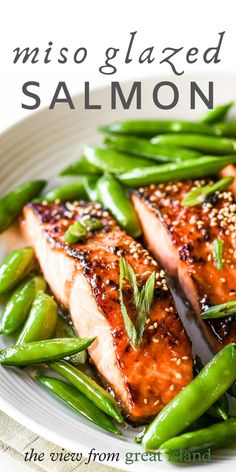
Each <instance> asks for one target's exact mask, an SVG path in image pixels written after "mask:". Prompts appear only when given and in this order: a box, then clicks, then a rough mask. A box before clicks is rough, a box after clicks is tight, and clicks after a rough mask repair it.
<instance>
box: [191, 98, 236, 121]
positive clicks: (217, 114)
mask: <svg viewBox="0 0 236 472" xmlns="http://www.w3.org/2000/svg"><path fill="white" fill-rule="evenodd" d="M233 105H234V102H229V103H225V104H224V105H218V106H217V107H215V108H214V109H213V110H210V111H208V112H207V114H206V115H204V116H203V117H202V118H201V119H200V120H199V121H200V123H207V124H215V123H218V122H219V121H223V120H224V119H225V117H226V115H227V113H228V112H229V110H230V108H232V106H233Z"/></svg>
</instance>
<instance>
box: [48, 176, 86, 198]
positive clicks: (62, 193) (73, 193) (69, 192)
mask: <svg viewBox="0 0 236 472" xmlns="http://www.w3.org/2000/svg"><path fill="white" fill-rule="evenodd" d="M86 197H87V195H86V192H85V190H84V186H83V183H82V181H81V180H77V181H76V182H70V183H69V184H66V185H63V186H62V187H57V188H54V189H52V190H50V192H48V193H46V195H44V196H43V198H42V199H43V200H45V201H47V202H55V201H56V200H60V202H69V201H74V200H83V199H86Z"/></svg>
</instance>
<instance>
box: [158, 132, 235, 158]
mask: <svg viewBox="0 0 236 472" xmlns="http://www.w3.org/2000/svg"><path fill="white" fill-rule="evenodd" d="M151 142H152V143H153V144H160V145H162V146H182V147H186V148H190V149H196V150H197V151H201V152H202V153H205V154H215V155H226V154H233V153H234V152H236V141H235V140H233V139H230V138H222V137H219V136H202V135H200V134H178V135H175V134H163V135H159V136H155V137H154V138H152V140H151Z"/></svg>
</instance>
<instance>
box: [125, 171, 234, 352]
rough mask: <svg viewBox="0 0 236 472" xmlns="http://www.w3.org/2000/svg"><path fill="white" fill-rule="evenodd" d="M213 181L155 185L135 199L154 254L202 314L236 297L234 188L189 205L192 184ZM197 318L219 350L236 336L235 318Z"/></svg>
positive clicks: (143, 190)
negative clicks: (218, 256) (217, 255)
mask: <svg viewBox="0 0 236 472" xmlns="http://www.w3.org/2000/svg"><path fill="white" fill-rule="evenodd" d="M208 183H212V181H210V180H205V181H204V180H201V181H186V182H178V183H173V184H172V183H170V184H165V185H164V184H160V185H150V186H149V187H146V188H141V189H139V190H137V191H136V192H135V193H134V194H133V195H132V200H133V203H134V206H135V209H136V212H137V215H138V217H139V220H140V223H141V225H142V227H143V231H144V237H145V239H146V241H147V245H148V247H149V249H150V251H151V253H152V254H153V255H154V256H155V257H156V258H157V260H158V261H159V262H160V263H161V265H162V267H163V268H164V269H165V270H166V272H167V273H168V275H170V276H171V277H174V278H175V279H177V280H178V281H179V283H180V286H181V287H182V290H183V292H184V294H185V296H186V298H187V300H188V301H189V302H190V304H191V305H192V307H193V309H194V310H195V312H196V313H197V314H199V313H201V312H202V311H203V310H204V309H205V308H207V307H209V306H212V305H218V304H221V303H225V302H228V301H233V300H236V224H235V223H236V204H235V201H234V197H233V195H232V193H231V192H230V191H224V192H223V193H219V192H218V193H217V194H216V193H215V194H214V195H212V197H211V198H210V199H209V200H208V201H207V202H205V203H203V204H200V205H197V206H193V207H185V206H183V205H182V200H183V198H184V197H185V196H186V194H187V193H188V192H189V191H190V190H191V189H192V188H193V187H199V186H203V185H206V184H208ZM219 238H220V239H222V240H223V268H222V270H219V269H217V267H216V265H215V260H214V256H213V249H212V242H213V241H214V240H215V239H219ZM198 322H199V324H200V326H201V328H202V330H203V332H204V334H205V336H206V338H207V339H208V341H209V344H210V345H211V347H213V349H214V350H215V351H217V350H219V349H221V348H222V347H223V346H224V345H225V344H227V343H229V342H232V341H236V319H235V318H234V317H228V318H222V319H218V320H207V321H203V320H201V319H200V318H199V317H198Z"/></svg>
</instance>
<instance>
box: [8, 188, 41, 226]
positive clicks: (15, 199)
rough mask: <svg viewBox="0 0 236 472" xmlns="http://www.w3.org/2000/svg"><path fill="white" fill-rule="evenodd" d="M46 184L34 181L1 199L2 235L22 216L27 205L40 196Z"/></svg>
mask: <svg viewBox="0 0 236 472" xmlns="http://www.w3.org/2000/svg"><path fill="white" fill-rule="evenodd" d="M45 184H46V182H45V181H44V180H33V181H31V182H27V183H24V184H22V185H19V186H17V187H15V188H14V189H12V190H11V191H10V192H9V193H7V194H6V195H4V196H3V197H2V198H1V199H0V233H1V232H3V231H5V230H6V229H7V228H8V227H9V226H10V225H11V224H12V223H13V221H14V220H15V219H16V218H17V217H18V216H19V215H20V213H21V212H22V209H23V207H24V206H25V205H26V203H28V202H29V201H31V200H32V199H33V198H35V197H37V196H38V195H39V194H40V192H41V191H42V189H43V187H44V186H45Z"/></svg>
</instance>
